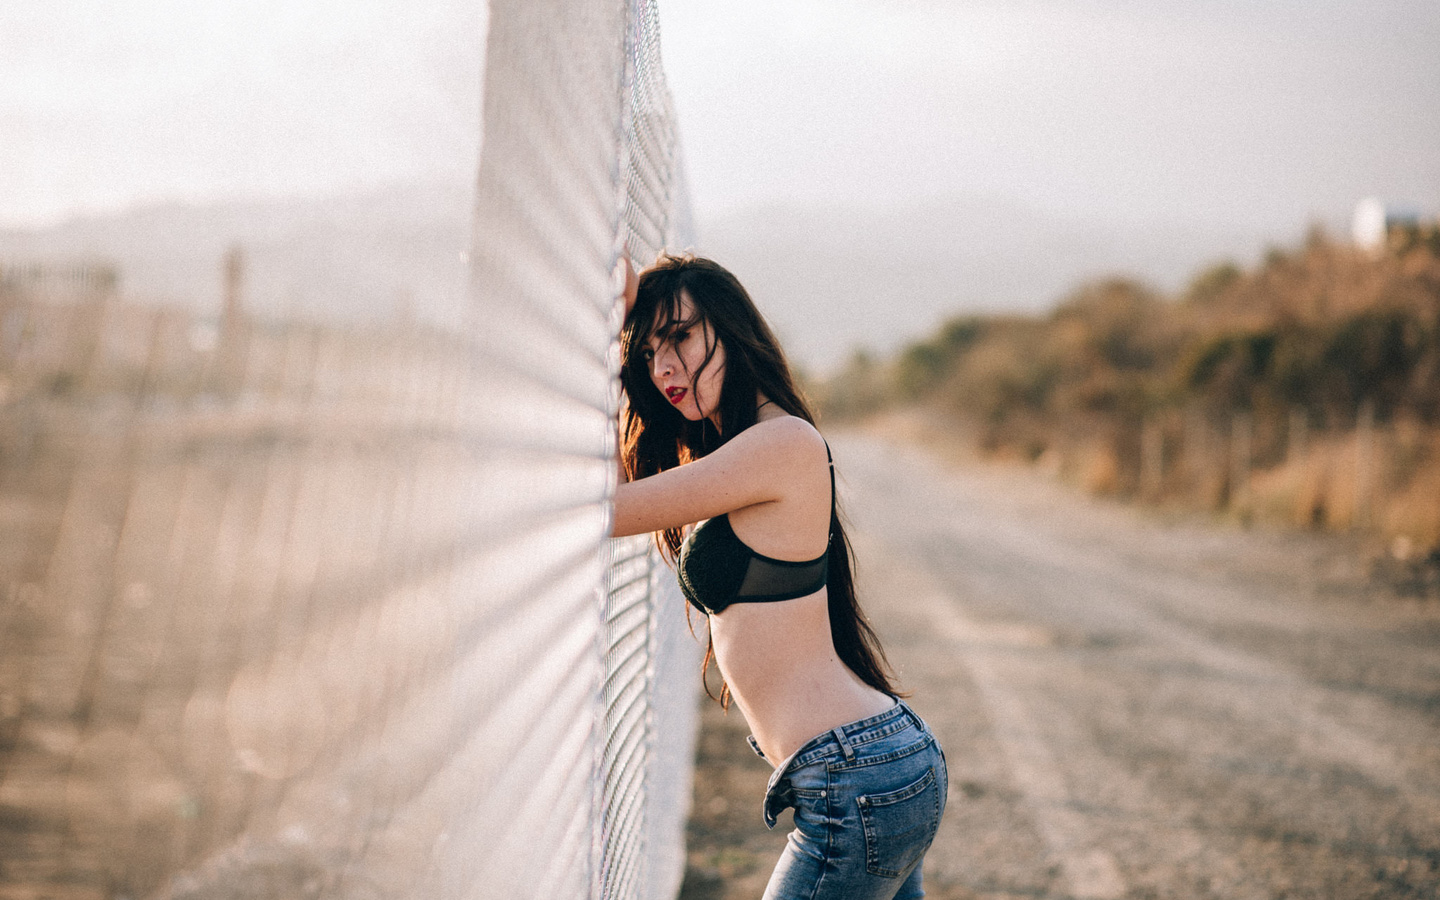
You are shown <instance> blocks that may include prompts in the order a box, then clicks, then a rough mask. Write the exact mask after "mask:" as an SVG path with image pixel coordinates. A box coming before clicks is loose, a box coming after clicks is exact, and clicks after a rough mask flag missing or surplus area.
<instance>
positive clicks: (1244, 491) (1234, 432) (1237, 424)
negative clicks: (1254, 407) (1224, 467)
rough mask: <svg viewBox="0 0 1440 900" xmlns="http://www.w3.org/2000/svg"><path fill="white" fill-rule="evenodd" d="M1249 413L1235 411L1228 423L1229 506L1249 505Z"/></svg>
mask: <svg viewBox="0 0 1440 900" xmlns="http://www.w3.org/2000/svg"><path fill="white" fill-rule="evenodd" d="M1250 430H1251V429H1250V414H1249V413H1248V412H1237V413H1236V414H1235V417H1234V418H1233V419H1232V420H1231V424H1230V507H1231V508H1232V509H1236V510H1240V511H1242V512H1243V511H1244V510H1245V508H1246V507H1248V506H1249V505H1250V455H1251V454H1250Z"/></svg>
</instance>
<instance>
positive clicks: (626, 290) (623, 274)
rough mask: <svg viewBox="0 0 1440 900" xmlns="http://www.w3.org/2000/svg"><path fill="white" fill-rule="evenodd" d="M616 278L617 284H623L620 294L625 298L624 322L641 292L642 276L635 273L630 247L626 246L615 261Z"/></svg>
mask: <svg viewBox="0 0 1440 900" xmlns="http://www.w3.org/2000/svg"><path fill="white" fill-rule="evenodd" d="M614 279H615V282H616V283H617V284H623V287H622V288H621V291H620V296H622V297H624V298H625V318H623V319H621V320H620V321H621V322H622V323H623V322H625V321H626V320H628V319H629V318H630V311H631V310H632V309H634V308H635V297H636V295H638V294H639V292H640V278H639V277H638V276H637V275H636V274H635V266H634V265H632V264H631V262H630V248H629V247H626V248H625V252H624V253H623V254H621V256H620V259H619V260H618V261H616V263H615V273H614Z"/></svg>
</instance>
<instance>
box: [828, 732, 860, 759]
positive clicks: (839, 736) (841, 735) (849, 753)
mask: <svg viewBox="0 0 1440 900" xmlns="http://www.w3.org/2000/svg"><path fill="white" fill-rule="evenodd" d="M830 733H831V734H833V735H835V741H836V743H838V744H839V745H840V752H841V753H844V754H845V761H846V762H849V761H850V760H852V759H854V758H855V751H854V750H853V749H851V747H850V742H849V741H848V740H846V739H845V730H844V727H843V726H842V727H840V728H832V729H830Z"/></svg>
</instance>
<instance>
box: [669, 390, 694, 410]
mask: <svg viewBox="0 0 1440 900" xmlns="http://www.w3.org/2000/svg"><path fill="white" fill-rule="evenodd" d="M688 393H690V389H689V388H683V387H668V388H666V389H665V396H666V397H668V398H670V402H671V403H672V404H675V405H677V406H678V405H679V403H680V401H681V400H684V399H685V395H686V394H688Z"/></svg>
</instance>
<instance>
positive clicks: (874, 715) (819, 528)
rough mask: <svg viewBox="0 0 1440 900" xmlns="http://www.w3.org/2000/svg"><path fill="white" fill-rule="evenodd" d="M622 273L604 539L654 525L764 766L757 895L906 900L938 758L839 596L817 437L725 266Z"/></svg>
mask: <svg viewBox="0 0 1440 900" xmlns="http://www.w3.org/2000/svg"><path fill="white" fill-rule="evenodd" d="M625 266H626V274H627V278H626V288H625V299H626V319H625V325H624V330H623V332H622V337H621V352H622V369H621V382H622V384H623V386H624V389H625V394H626V398H627V400H628V410H627V412H626V414H625V421H624V433H623V436H622V449H621V463H622V468H623V475H624V477H623V478H622V483H621V484H620V485H619V487H618V489H617V491H616V494H615V525H614V533H615V534H616V535H617V536H619V535H628V534H643V533H646V532H654V533H656V539H657V541H658V542H659V543H660V544H661V547H662V549H663V550H665V551H666V553H667V555H668V556H669V557H670V558H671V559H672V560H674V561H676V563H677V568H678V573H679V578H680V587H681V590H682V592H683V593H684V594H685V596H686V599H687V600H688V601H689V602H690V603H691V605H693V606H694V607H695V608H696V609H697V610H699V611H701V612H703V613H704V614H705V615H706V617H707V620H708V623H709V630H710V647H709V649H708V650H707V652H706V657H705V665H706V668H707V669H708V667H709V663H710V660H711V658H712V656H713V658H714V659H715V660H716V661H717V663H718V664H719V667H720V674H721V678H722V687H721V692H720V697H719V698H718V699H719V700H720V702H721V703H722V704H724V705H726V706H727V707H728V705H729V700H731V699H733V700H734V701H735V702H736V703H737V704H739V706H740V710H741V711H742V712H743V713H744V715H745V720H746V722H747V723H748V724H749V726H750V728H751V730H752V731H753V732H754V733H753V734H752V735H751V737H750V739H749V740H750V745H751V747H752V748H753V749H754V750H755V751H756V752H757V753H759V754H760V755H761V756H762V757H764V758H765V759H766V760H767V761H769V762H771V763H772V764H773V765H774V766H775V771H774V774H772V775H771V777H770V784H769V788H768V789H767V791H766V795H765V801H764V806H763V810H764V817H765V823H766V825H767V826H769V827H771V828H773V827H774V826H775V817H776V815H777V814H778V813H779V812H780V811H781V810H783V809H784V808H785V807H787V806H789V807H794V809H795V829H794V830H793V831H792V832H791V833H790V836H789V840H788V841H787V843H786V847H785V852H784V853H783V854H782V856H781V858H780V862H779V864H778V865H777V866H776V868H775V872H774V874H773V875H772V876H771V878H770V883H769V886H768V887H767V889H766V891H765V897H766V900H781V898H802V897H803V898H807V900H818V898H832V897H833V898H841V897H843V898H847V900H866V898H889V897H903V898H914V897H921V896H923V895H924V891H923V890H922V889H921V876H920V861H921V858H922V857H923V856H924V854H925V851H926V850H927V849H928V848H929V846H930V842H931V840H932V839H933V838H934V835H935V829H936V827H937V826H938V825H939V821H940V815H941V812H942V811H943V810H944V807H945V794H946V781H947V774H946V770H945V762H944V757H943V755H942V754H941V752H940V748H939V745H938V744H937V743H936V741H935V738H934V736H933V735H932V734H931V733H930V731H929V729H928V728H927V727H926V726H925V723H924V722H922V721H921V720H920V718H919V716H917V715H915V713H914V712H913V711H912V710H911V709H910V708H909V707H908V706H907V705H905V703H903V702H902V701H900V700H899V692H898V691H897V689H896V688H895V686H894V684H893V682H892V680H891V675H890V674H889V672H888V667H887V664H886V661H885V656H884V653H883V651H882V650H881V648H880V644H879V642H878V640H876V638H875V635H874V633H873V632H872V631H871V630H870V627H869V625H868V624H867V623H866V622H865V619H864V617H863V615H862V614H861V612H860V608H859V606H858V605H857V603H856V599H855V593H854V589H853V585H852V573H851V569H850V558H849V548H848V545H847V542H846V538H845V533H844V531H843V529H842V527H841V522H840V517H839V514H838V511H837V507H836V502H835V493H834V492H835V487H834V484H835V477H834V472H833V466H832V464H831V462H830V452H829V447H828V446H827V445H826V443H825V441H824V439H822V438H821V437H820V434H819V432H817V431H816V430H815V427H814V425H813V424H812V417H811V415H810V411H809V410H808V409H807V407H806V405H805V402H804V401H803V400H802V399H801V397H800V394H799V392H798V391H797V390H796V388H795V385H794V383H793V381H792V379H791V376H790V372H789V368H788V366H787V364H786V362H785V358H784V355H783V354H782V353H781V351H780V347H779V345H778V344H777V343H776V341H775V337H774V335H773V334H772V333H771V331H770V329H769V327H768V326H767V325H766V324H765V321H764V320H763V319H762V318H761V317H760V314H759V312H758V311H757V310H756V309H755V305H754V304H753V303H752V302H751V300H750V297H749V295H748V294H746V292H745V289H744V288H743V287H741V286H740V283H739V282H738V281H737V280H736V279H735V277H734V276H733V275H731V274H730V273H729V272H727V271H726V270H725V269H723V268H721V267H720V266H719V265H716V264H715V263H713V262H711V261H709V260H705V259H696V258H693V257H679V256H668V255H667V256H662V257H661V258H660V260H659V261H658V262H657V263H656V264H655V265H654V266H652V267H651V268H649V269H647V270H646V271H645V272H643V273H641V274H640V275H639V277H638V280H637V278H636V277H635V275H634V272H633V270H632V269H630V268H629V263H628V261H627V262H626V263H625ZM695 523H699V524H698V525H696V524H695ZM682 537H683V540H682ZM706 690H707V692H708V690H709V688H708V686H707V688H706Z"/></svg>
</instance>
